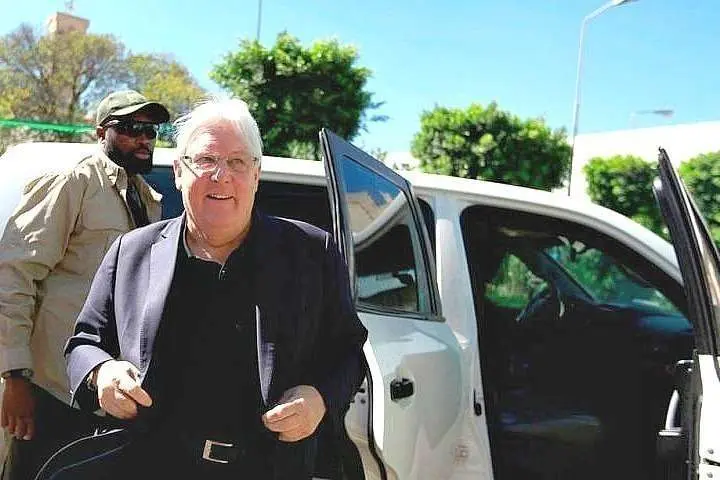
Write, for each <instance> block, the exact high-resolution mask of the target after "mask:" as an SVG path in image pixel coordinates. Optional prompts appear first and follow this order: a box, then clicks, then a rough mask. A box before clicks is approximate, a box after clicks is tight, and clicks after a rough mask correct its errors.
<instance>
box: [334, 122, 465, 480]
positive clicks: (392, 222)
mask: <svg viewBox="0 0 720 480" xmlns="http://www.w3.org/2000/svg"><path fill="white" fill-rule="evenodd" d="M320 142H321V147H322V151H323V155H324V161H325V170H326V175H327V177H328V190H329V192H330V204H331V207H332V213H333V227H334V235H335V239H336V241H337V243H338V245H339V247H340V249H341V251H342V253H343V254H344V255H345V258H346V260H347V263H348V267H349V271H350V277H351V278H350V284H351V286H352V288H353V295H354V299H355V305H356V307H357V311H358V314H359V317H360V319H361V320H362V322H363V324H364V325H365V326H366V327H367V329H368V332H369V333H368V341H367V343H366V344H365V347H364V353H365V358H366V360H367V375H366V383H365V384H364V386H363V389H361V391H360V393H359V394H358V395H357V396H356V398H355V401H354V402H353V404H352V406H351V408H350V411H349V412H348V415H347V416H346V419H345V425H346V428H347V430H348V434H349V436H350V438H351V439H352V440H353V442H354V443H355V444H356V445H357V446H358V449H359V450H360V453H361V457H362V460H363V466H364V470H365V476H366V478H383V479H386V478H387V479H393V478H399V479H403V480H405V479H416V478H418V479H438V478H449V477H450V476H451V470H452V467H453V462H452V456H451V455H452V452H453V444H452V442H453V440H452V439H453V438H455V437H456V435H455V431H456V430H454V429H458V428H459V426H460V425H461V423H462V418H463V417H462V415H461V414H462V410H463V404H464V402H463V401H462V400H463V382H462V378H461V375H462V373H461V372H462V368H461V352H460V346H459V344H458V342H457V340H456V338H455V336H454V334H453V332H452V330H451V329H450V327H449V326H448V324H446V323H445V322H444V319H443V317H442V314H441V309H440V301H439V295H438V289H437V286H436V279H435V266H434V261H433V255H432V250H431V248H430V242H429V239H428V235H427V231H426V229H425V226H424V222H423V219H422V215H421V212H420V208H419V204H418V201H417V199H416V198H415V196H414V194H413V192H412V188H411V185H410V183H409V182H408V181H407V180H406V179H404V178H403V177H402V176H400V175H398V174H397V173H395V172H394V171H392V170H390V169H389V168H388V167H386V166H385V165H384V164H382V163H381V162H379V161H377V160H375V159H374V158H372V157H371V156H370V155H368V154H366V153H365V152H363V151H362V150H360V149H358V148H356V147H354V146H353V145H351V144H349V143H348V142H346V141H345V140H343V139H342V138H340V137H338V136H337V135H335V134H334V133H332V132H330V131H328V130H322V131H321V132H320Z"/></svg>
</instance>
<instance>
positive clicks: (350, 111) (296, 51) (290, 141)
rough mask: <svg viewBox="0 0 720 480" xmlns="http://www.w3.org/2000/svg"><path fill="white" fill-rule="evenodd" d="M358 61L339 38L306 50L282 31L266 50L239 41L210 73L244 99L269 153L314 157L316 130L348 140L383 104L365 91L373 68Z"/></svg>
mask: <svg viewBox="0 0 720 480" xmlns="http://www.w3.org/2000/svg"><path fill="white" fill-rule="evenodd" d="M357 61H358V53H357V50H356V49H355V48H354V47H352V46H348V45H342V44H340V43H339V42H338V41H337V40H324V41H317V42H315V43H313V44H312V45H310V46H309V47H308V48H305V47H303V46H302V45H301V44H300V42H299V40H298V39H297V38H295V37H293V36H291V35H289V34H288V33H286V32H283V33H281V34H279V35H278V37H277V39H276V41H275V44H274V45H273V46H272V47H271V48H269V49H268V48H265V47H263V46H262V45H260V44H259V43H258V42H255V41H251V40H242V41H241V42H240V45H239V48H238V49H237V50H236V51H234V52H230V53H228V54H227V55H225V57H224V59H223V61H222V62H221V63H219V64H217V65H215V67H214V68H213V70H212V72H211V73H210V77H211V78H212V79H213V80H215V82H216V83H217V84H218V85H220V86H221V87H222V88H224V89H225V90H227V91H229V92H231V93H232V94H234V95H235V96H237V97H239V98H242V99H243V100H245V101H246V102H248V105H249V106H250V108H251V110H252V112H253V115H254V116H255V119H256V120H257V122H258V125H259V127H260V131H261V132H263V137H264V144H265V151H266V152H267V153H268V154H271V155H280V156H293V155H294V156H298V155H300V156H303V157H305V158H313V159H318V158H319V152H318V132H319V130H320V128H322V127H328V128H331V129H332V130H333V131H335V133H337V134H338V135H340V136H342V137H345V138H347V139H352V138H354V137H355V136H356V135H357V134H358V133H359V132H360V130H361V129H362V128H363V126H364V122H365V121H368V119H367V118H366V115H367V113H368V112H369V111H371V110H374V109H377V108H378V107H379V106H380V105H382V104H381V103H374V102H373V101H372V93H369V92H367V91H366V90H365V85H366V83H367V80H368V79H369V78H370V75H371V72H370V70H369V69H367V68H363V67H358V66H357V65H356V63H357ZM382 120H384V117H382V116H373V117H371V118H370V119H369V121H382Z"/></svg>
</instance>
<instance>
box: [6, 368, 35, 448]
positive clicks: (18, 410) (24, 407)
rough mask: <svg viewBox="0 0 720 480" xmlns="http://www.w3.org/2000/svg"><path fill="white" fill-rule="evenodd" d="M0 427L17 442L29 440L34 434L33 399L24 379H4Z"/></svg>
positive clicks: (29, 387)
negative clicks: (5, 429)
mask: <svg viewBox="0 0 720 480" xmlns="http://www.w3.org/2000/svg"><path fill="white" fill-rule="evenodd" d="M0 417H1V418H0V426H2V428H7V431H8V433H9V434H10V435H12V436H14V437H15V438H17V439H18V440H30V439H32V437H33V435H34V434H35V397H34V395H33V392H32V385H31V384H30V381H29V380H28V379H26V378H13V377H11V378H6V379H5V391H4V392H3V399H2V414H0Z"/></svg>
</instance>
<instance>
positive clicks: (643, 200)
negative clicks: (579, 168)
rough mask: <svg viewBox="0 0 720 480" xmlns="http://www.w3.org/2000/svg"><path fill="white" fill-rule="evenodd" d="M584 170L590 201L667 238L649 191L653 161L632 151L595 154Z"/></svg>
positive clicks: (650, 188)
mask: <svg viewBox="0 0 720 480" xmlns="http://www.w3.org/2000/svg"><path fill="white" fill-rule="evenodd" d="M584 172H585V176H586V178H587V191H588V195H589V196H590V198H591V199H592V201H593V202H595V203H597V204H599V205H602V206H604V207H607V208H610V209H612V210H615V211H616V212H620V213H622V214H623V215H625V216H626V217H630V218H632V219H633V220H635V221H636V222H638V223H640V224H642V225H644V226H645V227H647V228H649V229H650V230H653V231H654V232H655V233H658V234H660V235H663V236H665V238H668V237H667V231H666V230H665V226H664V225H665V222H664V221H663V219H662V216H661V214H660V210H659V209H658V207H657V204H656V202H655V197H654V196H653V192H652V182H653V179H654V178H655V177H656V176H657V165H656V164H655V163H651V162H646V161H645V160H643V159H642V158H639V157H635V156H632V155H616V156H614V157H608V158H602V157H596V158H592V159H590V161H589V162H588V163H587V164H586V165H585V167H584Z"/></svg>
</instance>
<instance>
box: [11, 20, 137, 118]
mask: <svg viewBox="0 0 720 480" xmlns="http://www.w3.org/2000/svg"><path fill="white" fill-rule="evenodd" d="M125 56H126V54H125V47H124V45H123V44H122V43H121V42H120V41H118V40H117V39H115V37H113V36H112V35H95V34H85V33H82V32H67V33H63V34H55V35H45V36H42V35H40V34H39V33H38V32H37V30H35V29H34V28H33V27H31V26H30V25H27V24H23V25H21V26H20V27H18V28H17V29H16V30H14V31H13V32H11V33H9V34H7V35H5V36H3V37H0V89H2V92H3V95H2V96H3V101H2V106H0V108H1V109H3V110H4V111H5V113H6V114H9V115H10V116H12V117H15V118H25V119H32V120H45V121H56V122H62V123H75V122H79V121H82V120H83V118H84V117H85V115H86V112H87V110H88V108H89V107H90V106H91V105H93V104H94V103H96V102H98V101H99V100H100V99H101V98H102V97H103V96H105V95H106V94H107V93H108V92H110V91H112V90H113V89H115V88H117V87H119V86H121V85H123V84H124V82H126V80H127V70H126V68H125Z"/></svg>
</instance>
